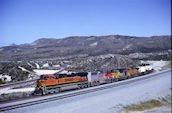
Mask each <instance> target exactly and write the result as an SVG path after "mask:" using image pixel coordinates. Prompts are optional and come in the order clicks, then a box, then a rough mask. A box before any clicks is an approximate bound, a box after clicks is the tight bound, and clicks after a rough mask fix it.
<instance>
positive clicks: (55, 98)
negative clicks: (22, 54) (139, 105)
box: [0, 70, 171, 112]
mask: <svg viewBox="0 0 172 113" xmlns="http://www.w3.org/2000/svg"><path fill="white" fill-rule="evenodd" d="M169 71H171V70H167V71H163V72H160V73H156V74H151V75H144V76H142V77H137V78H134V79H130V80H127V81H122V82H119V83H118V82H116V84H110V85H108V86H102V87H95V88H93V89H87V90H84V91H78V92H74V93H70V94H64V95H60V96H56V97H50V98H46V99H40V100H36V101H31V102H25V103H21V104H16V105H10V106H5V107H0V112H3V111H9V110H13V109H17V108H22V107H27V106H32V105H37V104H41V103H46V102H51V101H55V100H61V99H65V98H69V97H74V96H78V95H83V94H87V93H91V92H96V91H100V90H104V89H109V88H113V87H118V86H122V85H126V84H129V83H133V82H136V81H141V80H145V79H149V78H152V77H155V76H158V75H160V74H162V73H167V72H169Z"/></svg>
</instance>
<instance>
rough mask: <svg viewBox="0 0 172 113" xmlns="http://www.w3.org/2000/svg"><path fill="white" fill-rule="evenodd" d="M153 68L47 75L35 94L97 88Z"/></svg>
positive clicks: (147, 65) (41, 78)
mask: <svg viewBox="0 0 172 113" xmlns="http://www.w3.org/2000/svg"><path fill="white" fill-rule="evenodd" d="M152 71H153V69H152V66H151V65H149V64H142V65H140V66H138V67H137V68H125V69H113V70H110V71H107V72H106V73H101V72H82V73H72V74H46V75H41V76H40V79H39V80H37V84H36V88H35V91H34V94H42V95H45V94H48V93H55V92H60V91H61V88H62V87H68V86H72V85H77V86H78V88H86V87H91V86H97V85H101V84H104V83H111V82H115V81H119V80H125V79H128V78H133V77H136V76H140V75H144V74H147V73H150V72H152Z"/></svg>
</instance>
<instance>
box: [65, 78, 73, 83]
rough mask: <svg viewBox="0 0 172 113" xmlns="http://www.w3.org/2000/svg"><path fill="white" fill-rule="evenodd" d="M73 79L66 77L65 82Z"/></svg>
mask: <svg viewBox="0 0 172 113" xmlns="http://www.w3.org/2000/svg"><path fill="white" fill-rule="evenodd" d="M69 81H73V78H66V79H65V82H69Z"/></svg>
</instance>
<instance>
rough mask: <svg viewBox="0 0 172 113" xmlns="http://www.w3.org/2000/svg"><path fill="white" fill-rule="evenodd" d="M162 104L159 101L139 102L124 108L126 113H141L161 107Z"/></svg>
mask: <svg viewBox="0 0 172 113" xmlns="http://www.w3.org/2000/svg"><path fill="white" fill-rule="evenodd" d="M162 105H163V104H162V103H161V102H160V101H159V100H154V99H153V100H149V101H145V102H141V103H140V104H132V105H129V106H126V107H124V109H125V110H126V111H143V110H146V109H152V108H155V107H161V106H162Z"/></svg>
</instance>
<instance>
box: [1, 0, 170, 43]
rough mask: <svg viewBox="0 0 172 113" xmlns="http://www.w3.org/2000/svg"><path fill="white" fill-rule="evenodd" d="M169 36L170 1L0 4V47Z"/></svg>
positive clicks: (16, 0)
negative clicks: (104, 37) (74, 38)
mask: <svg viewBox="0 0 172 113" xmlns="http://www.w3.org/2000/svg"><path fill="white" fill-rule="evenodd" d="M116 34H119V35H129V36H147V37H149V36H153V35H170V34H171V0H0V46H5V45H9V44H12V43H15V44H23V43H31V42H33V41H35V40H37V39H39V38H65V37H68V36H94V35H95V36H101V35H116Z"/></svg>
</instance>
